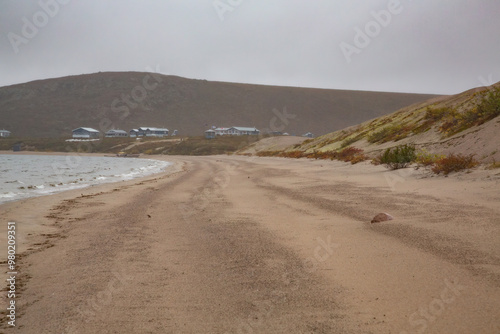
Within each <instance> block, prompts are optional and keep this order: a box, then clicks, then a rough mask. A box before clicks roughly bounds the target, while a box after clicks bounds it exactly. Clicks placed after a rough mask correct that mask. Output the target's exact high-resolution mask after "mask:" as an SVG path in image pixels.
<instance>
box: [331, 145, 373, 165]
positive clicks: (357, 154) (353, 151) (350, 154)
mask: <svg viewBox="0 0 500 334" xmlns="http://www.w3.org/2000/svg"><path fill="white" fill-rule="evenodd" d="M336 159H337V160H340V161H344V162H350V163H351V164H353V165H354V164H357V163H358V162H361V161H365V160H367V159H368V157H367V156H366V155H365V154H364V153H363V150H362V149H360V148H356V147H352V146H350V147H346V148H345V149H343V150H342V151H340V152H338V153H337V157H336Z"/></svg>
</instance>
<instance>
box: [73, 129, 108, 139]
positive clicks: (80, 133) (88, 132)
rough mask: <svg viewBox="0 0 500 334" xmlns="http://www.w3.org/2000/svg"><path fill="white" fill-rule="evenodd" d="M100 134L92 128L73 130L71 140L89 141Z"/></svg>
mask: <svg viewBox="0 0 500 334" xmlns="http://www.w3.org/2000/svg"><path fill="white" fill-rule="evenodd" d="M100 134H101V133H100V132H99V131H97V130H96V129H92V128H78V129H74V130H73V138H82V139H91V138H99V136H100Z"/></svg>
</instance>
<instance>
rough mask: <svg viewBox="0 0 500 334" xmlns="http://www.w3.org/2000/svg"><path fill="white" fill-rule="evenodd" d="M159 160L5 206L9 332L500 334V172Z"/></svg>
mask: <svg viewBox="0 0 500 334" xmlns="http://www.w3.org/2000/svg"><path fill="white" fill-rule="evenodd" d="M158 159H164V160H167V161H171V162H174V165H173V166H171V167H170V168H169V169H168V170H167V171H166V172H164V173H161V174H156V175H154V176H149V177H146V178H142V179H135V180H131V181H124V182H120V183H113V184H104V185H99V186H94V187H90V188H85V189H78V190H73V191H68V192H63V193H59V194H55V195H51V196H44V197H38V198H32V199H27V200H22V201H17V202H12V203H7V204H4V205H2V206H0V212H1V213H2V224H1V229H0V231H1V234H0V242H1V247H0V249H2V252H3V255H2V257H1V261H3V262H2V263H3V264H4V268H5V267H6V265H5V263H6V262H5V260H6V257H7V246H6V244H7V222H9V221H11V222H15V223H16V236H17V256H18V263H17V271H18V275H17V277H16V288H17V290H16V322H15V324H16V326H15V327H10V326H9V325H8V323H7V320H8V319H7V318H6V312H7V310H6V308H7V298H6V293H3V294H2V305H3V306H2V308H1V312H2V322H1V324H0V332H2V333H3V332H5V333H10V332H16V333H17V332H19V333H36V334H39V333H70V334H75V333H397V334H402V333H499V332H500V220H499V217H500V206H499V203H500V191H499V189H500V187H499V185H500V172H499V170H498V169H497V170H490V171H486V170H476V171H474V172H472V173H459V174H453V175H450V176H449V177H443V176H439V177H436V176H434V177H431V176H430V174H428V173H426V172H425V171H423V170H414V169H404V170H399V171H389V170H386V169H385V168H384V167H382V166H373V165H370V164H369V163H368V162H363V163H360V164H357V165H354V166H353V165H350V164H346V163H341V162H338V161H312V160H307V159H300V160H292V159H280V158H252V157H244V156H211V157H171V156H168V157H167V156H161V157H158ZM380 212H387V213H389V214H391V215H392V216H394V220H391V221H387V222H382V223H377V224H370V221H371V219H372V218H373V217H374V216H375V215H376V214H378V213H380ZM6 271H7V270H6V269H4V271H3V273H2V275H4V277H3V278H4V279H6V278H7V277H6V276H7V275H6V274H5V272H6ZM4 282H5V281H4ZM4 291H5V288H4Z"/></svg>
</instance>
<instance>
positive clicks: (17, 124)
mask: <svg viewBox="0 0 500 334" xmlns="http://www.w3.org/2000/svg"><path fill="white" fill-rule="evenodd" d="M432 97H435V95H426V94H406V93H388V92H365V91H347V90H331V89H312V88H298V87H278V86H263V85H252V84H238V83H226V82H210V81H206V80H193V79H186V78H181V77H176V76H166V75H161V74H157V73H141V72H102V73H101V72H100V73H95V74H86V75H78V76H68V77H63V78H55V79H47V80H38V81H32V82H28V83H24V84H18V85H12V86H6V87H0V128H5V129H7V130H10V131H11V132H12V135H13V136H16V137H28V136H31V137H64V136H67V137H69V136H71V130H72V129H74V128H77V127H80V126H87V127H93V128H96V129H98V130H100V131H106V130H108V129H110V128H117V129H124V130H127V131H129V130H130V129H132V128H135V127H139V126H156V127H167V128H168V129H170V130H174V129H177V130H179V134H181V135H201V134H202V133H203V131H204V130H206V129H207V128H208V127H210V126H255V127H257V128H259V129H261V130H263V131H267V130H272V131H282V132H288V133H290V134H296V135H301V134H303V133H305V132H308V131H310V132H312V133H314V134H315V135H322V134H325V133H329V132H332V131H335V130H338V129H342V128H345V127H347V126H350V125H353V124H358V123H361V122H363V121H366V120H368V119H372V118H374V117H377V116H381V115H385V114H388V113H391V112H393V111H395V110H398V109H399V108H401V107H404V106H408V105H410V104H413V103H416V102H421V101H424V100H427V99H429V98H432Z"/></svg>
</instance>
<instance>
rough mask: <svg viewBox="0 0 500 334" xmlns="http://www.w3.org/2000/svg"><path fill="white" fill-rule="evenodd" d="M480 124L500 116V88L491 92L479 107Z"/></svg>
mask: <svg viewBox="0 0 500 334" xmlns="http://www.w3.org/2000/svg"><path fill="white" fill-rule="evenodd" d="M477 114H478V115H479V116H478V121H479V124H482V123H484V122H487V121H489V120H490V119H493V118H495V117H497V116H498V115H500V88H495V89H493V90H490V92H489V93H488V95H486V96H485V97H484V98H483V99H482V100H481V102H480V103H479V105H478V106H477Z"/></svg>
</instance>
